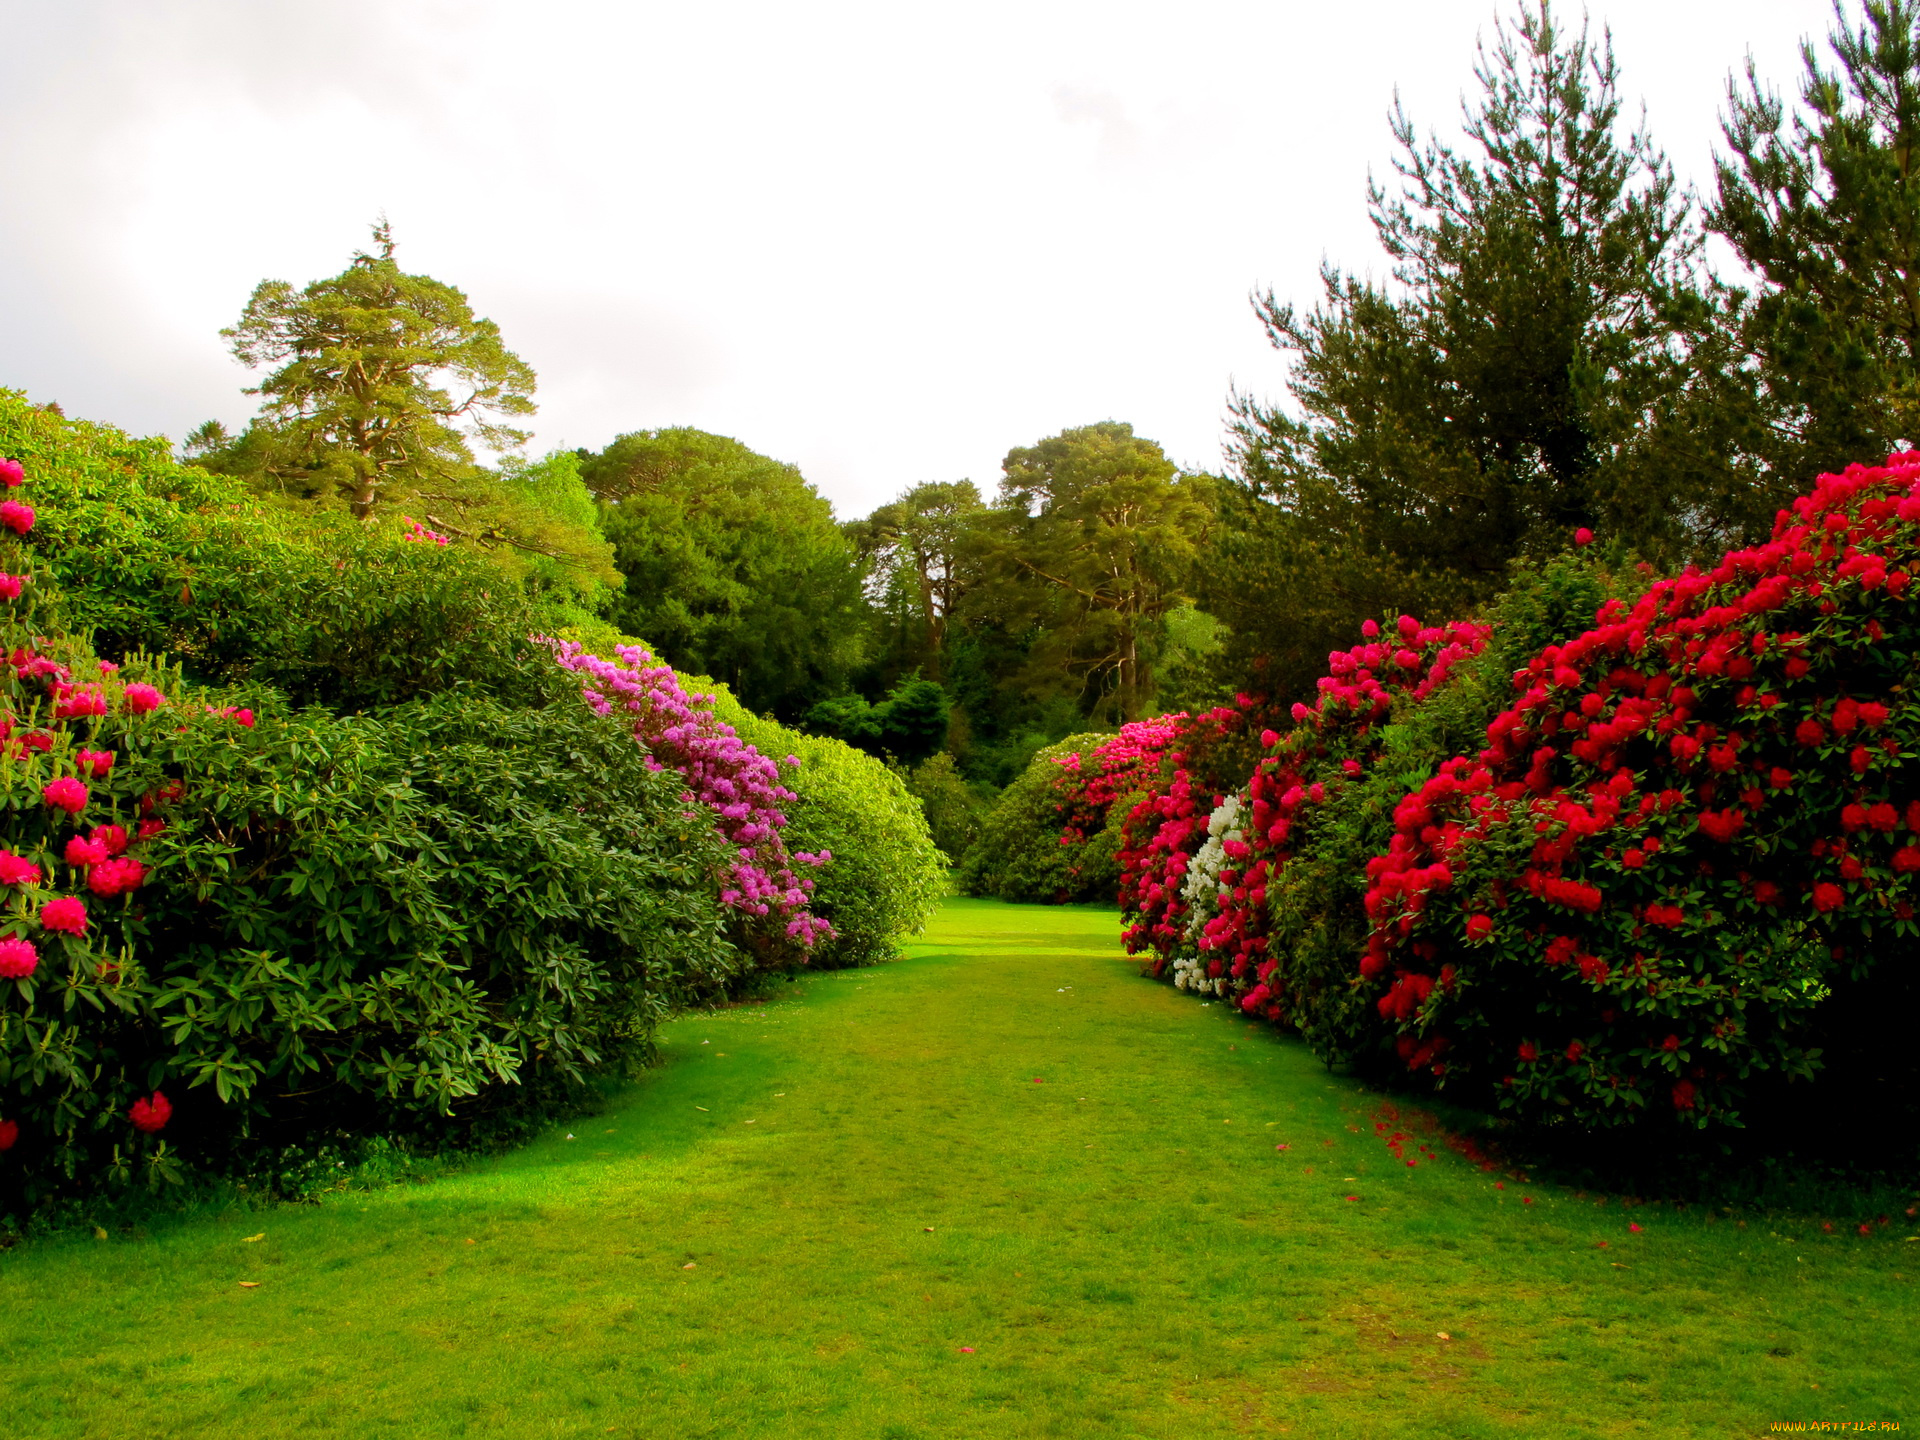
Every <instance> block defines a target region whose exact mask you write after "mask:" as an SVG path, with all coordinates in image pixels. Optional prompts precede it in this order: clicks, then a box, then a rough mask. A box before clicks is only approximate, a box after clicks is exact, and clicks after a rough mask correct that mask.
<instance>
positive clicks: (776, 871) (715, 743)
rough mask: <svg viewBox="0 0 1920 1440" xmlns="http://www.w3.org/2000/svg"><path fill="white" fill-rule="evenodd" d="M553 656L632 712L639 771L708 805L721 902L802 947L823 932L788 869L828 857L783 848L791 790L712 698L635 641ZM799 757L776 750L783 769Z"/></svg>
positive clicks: (557, 649) (596, 697) (587, 686)
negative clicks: (726, 860) (606, 651)
mask: <svg viewBox="0 0 1920 1440" xmlns="http://www.w3.org/2000/svg"><path fill="white" fill-rule="evenodd" d="M554 653H555V657H556V658H557V659H558V660H559V662H560V664H561V665H562V666H563V667H565V668H566V669H568V670H573V671H576V672H578V674H579V675H580V676H581V677H582V678H581V693H582V694H583V695H585V697H586V700H587V703H588V704H589V705H591V706H592V707H593V708H594V709H595V710H597V711H598V712H599V713H600V714H602V715H611V714H613V713H615V712H616V711H622V712H625V713H626V714H627V715H630V716H632V717H633V738H634V739H635V740H637V741H639V742H640V744H641V746H642V747H643V748H644V749H645V750H646V752H647V766H648V768H649V769H653V770H676V771H678V772H679V773H680V774H681V775H682V776H684V777H685V779H686V785H687V789H686V795H687V798H688V799H689V800H691V801H696V802H698V803H699V804H701V805H703V806H705V807H706V808H707V809H708V810H709V811H711V812H712V814H713V819H714V824H715V825H716V826H717V827H718V829H719V831H720V834H721V835H722V836H724V837H725V838H726V839H727V840H728V841H729V842H730V843H731V844H732V845H733V846H734V849H735V851H736V854H737V858H736V860H735V861H734V863H733V866H732V870H731V874H730V875H729V877H728V884H727V886H726V888H725V889H723V890H722V891H721V892H720V900H721V903H722V904H724V905H726V906H727V907H728V908H729V909H732V910H735V911H738V912H739V913H741V914H743V915H751V916H756V917H768V918H769V919H770V920H771V921H773V922H774V923H778V924H782V925H784V928H785V932H786V935H787V937H788V938H789V939H790V940H793V941H795V942H797V943H798V944H800V945H801V946H803V947H806V948H811V947H812V946H813V945H814V944H815V943H816V942H817V941H820V940H830V939H832V938H833V933H834V931H833V926H832V925H830V924H829V923H828V922H827V921H826V920H824V919H822V918H821V917H820V916H817V915H815V914H813V913H812V911H811V910H810V909H809V908H808V907H809V900H810V897H811V895H812V892H813V881H812V880H811V879H810V878H804V877H802V876H799V875H797V874H795V872H794V869H793V866H794V865H795V864H796V863H797V864H800V865H805V866H813V867H818V866H821V865H824V864H826V863H827V862H828V861H830V860H831V859H833V855H832V853H831V852H830V851H821V852H820V853H819V854H817V855H813V854H808V853H806V852H805V851H794V852H792V853H789V852H788V850H787V848H786V845H785V843H784V842H783V841H782V839H781V836H780V832H781V830H782V828H783V827H784V826H785V825H786V823H787V817H786V815H785V813H784V812H783V811H782V810H781V808H780V807H781V806H783V805H785V804H787V803H789V802H790V801H793V800H795V799H797V798H798V797H797V796H796V795H795V794H794V793H793V791H791V790H789V789H787V788H786V787H785V786H783V785H782V784H781V783H780V771H779V767H778V766H777V765H775V763H774V762H773V761H772V760H770V759H768V758H767V757H766V756H765V755H762V754H761V753H760V752H759V751H758V750H756V749H754V747H753V746H751V745H749V744H747V743H746V742H745V741H743V740H741V739H740V737H739V736H738V735H736V734H735V733H734V730H733V727H732V726H731V725H728V724H726V723H725V722H724V721H722V720H720V719H719V718H718V717H717V716H715V715H714V714H713V712H712V711H711V710H706V709H702V708H701V707H702V706H703V705H705V704H707V703H710V702H711V701H712V699H713V697H712V696H711V695H702V694H689V693H688V691H687V689H686V687H685V686H683V685H682V684H681V683H680V677H679V676H678V675H677V674H675V673H674V671H673V669H672V668H671V667H670V666H667V665H663V664H661V663H660V662H659V661H658V660H656V659H655V658H654V657H653V655H652V654H650V653H649V652H648V651H647V650H646V649H645V648H644V647H642V646H639V645H622V646H621V647H620V648H619V649H617V650H616V651H615V652H614V653H615V654H616V655H618V656H619V657H620V658H619V661H618V662H616V661H613V660H605V659H602V658H601V657H600V656H598V655H592V654H589V653H587V652H586V651H584V650H582V649H581V648H580V646H578V645H576V644H573V643H572V642H570V641H561V642H556V643H555V645H554ZM799 763H800V762H799V760H798V759H797V758H796V757H794V756H791V755H789V756H787V757H786V764H788V765H789V766H798V765H799Z"/></svg>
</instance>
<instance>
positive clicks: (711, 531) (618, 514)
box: [580, 429, 868, 721]
mask: <svg viewBox="0 0 1920 1440" xmlns="http://www.w3.org/2000/svg"><path fill="white" fill-rule="evenodd" d="M580 468H581V475H582V477H583V479H584V480H585V482H586V485H587V488H588V489H589V490H590V491H592V492H593V494H594V495H595V496H596V497H597V498H598V499H599V501H600V502H601V505H600V517H601V525H602V526H603V528H604V530H605V532H606V535H607V538H608V539H609V540H611V541H612V542H613V547H614V563H615V564H616V565H617V566H618V567H619V569H620V572H621V574H622V575H623V576H624V577H625V590H624V593H623V594H622V596H621V597H620V599H619V600H618V601H617V602H615V605H614V607H613V609H612V611H611V614H610V618H611V619H612V620H614V622H615V623H617V624H618V625H619V626H620V627H621V628H622V629H623V630H626V631H627V632H628V633H630V634H633V635H638V636H640V637H642V638H644V639H645V640H646V641H647V642H648V643H649V644H651V645H653V646H655V647H657V649H658V650H659V653H660V654H661V656H662V657H663V658H665V659H666V660H667V661H669V662H670V663H671V664H673V665H675V666H677V667H679V668H680V669H682V670H687V671H691V672H694V673H696V674H704V675H710V676H712V677H714V678H715V679H718V680H724V681H726V682H727V684H728V685H729V686H731V687H732V688H733V691H734V693H735V694H737V695H738V696H739V697H740V698H741V699H742V700H743V701H744V702H745V703H746V704H747V705H748V706H750V707H751V708H753V709H755V710H759V711H762V712H768V711H770V712H772V713H774V714H775V715H777V716H778V717H779V718H781V719H783V720H788V721H792V720H795V719H797V718H799V716H800V715H801V714H802V713H804V712H805V710H806V709H807V707H808V706H810V705H811V704H813V703H814V702H815V701H817V700H819V699H821V698H823V697H825V696H829V695H834V694H838V693H839V692H840V691H842V690H843V689H845V687H846V684H847V678H848V676H849V675H850V674H851V672H852V671H853V669H854V668H855V667H856V666H857V665H858V664H859V663H860V660H861V658H862V655H863V653H864V645H865V641H866V630H867V625H868V609H867V605H866V601H865V598H864V596H863V594H862V571H861V565H860V560H859V557H858V555H857V554H856V553H855V550H854V547H853V545H852V544H851V543H850V542H849V541H848V539H847V538H846V536H844V535H843V534H842V533H841V530H840V527H839V526H838V525H837V524H836V523H835V522H834V518H833V507H832V506H831V505H829V504H828V503H827V501H826V500H825V499H824V498H823V497H822V496H821V495H820V494H819V493H818V492H817V491H816V490H815V489H814V488H813V486H812V485H810V484H808V483H807V481H806V480H805V479H804V478H803V477H802V476H801V474H800V472H799V471H798V470H797V469H795V468H794V467H793V466H791V465H787V464H783V463H782V462H780V461H778V460H772V459H769V458H768V457H767V456H765V455H760V454H757V453H755V452H754V451H752V450H750V449H748V448H747V447H746V446H745V445H742V444H741V443H740V442H739V441H737V440H730V439H728V438H727V437H725V436H723V435H712V434H708V433H707V432H706V431H703V430H693V429H666V430H642V431H636V432H634V433H632V434H629V435H622V436H620V437H619V438H618V439H616V440H615V441H614V442H613V443H612V444H610V445H608V446H607V447H606V449H605V450H602V451H600V452H599V453H597V454H593V453H588V452H582V458H581V462H580Z"/></svg>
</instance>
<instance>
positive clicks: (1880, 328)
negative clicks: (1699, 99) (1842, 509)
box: [1708, 0, 1920, 489]
mask: <svg viewBox="0 0 1920 1440" xmlns="http://www.w3.org/2000/svg"><path fill="white" fill-rule="evenodd" d="M1864 18H1865V23H1864V24H1862V25H1859V26H1857V27H1854V26H1848V25H1846V24H1844V23H1842V24H1841V25H1840V26H1839V27H1838V28H1837V29H1836V30H1835V31H1834V32H1833V34H1832V36H1831V45H1832V50H1833V58H1834V60H1835V62H1837V63H1836V64H1835V65H1834V67H1833V68H1827V67H1824V66H1822V64H1821V63H1820V60H1819V57H1818V56H1817V55H1816V53H1815V51H1814V48H1813V46H1812V45H1811V44H1808V45H1805V46H1804V47H1803V49H1802V54H1803V57H1804V62H1805V72H1806V73H1805V76H1804V78H1803V80H1802V82H1801V86H1800V101H1801V104H1800V106H1799V107H1798V108H1797V109H1789V107H1788V106H1786V105H1785V104H1783V103H1782V101H1781V99H1780V97H1779V96H1778V95H1777V94H1775V93H1773V92H1771V91H1770V90H1768V89H1767V88H1765V87H1764V86H1762V84H1761V82H1760V80H1759V78H1758V76H1757V75H1756V74H1755V72H1754V69H1753V65H1752V62H1751V60H1749V62H1748V66H1747V77H1746V85H1745V87H1744V88H1738V87H1733V88H1730V92H1729V97H1728V99H1729V104H1730V109H1731V113H1730V115H1729V116H1728V119H1727V122H1726V126H1725V129H1726V136H1727V142H1728V145H1729V146H1730V148H1731V152H1732V153H1731V154H1728V155H1724V156H1722V157H1720V159H1719V161H1718V164H1717V170H1718V174H1719V194H1718V198H1717V200H1716V203H1715V204H1714V206H1713V208H1712V211H1711V213H1710V215H1709V218H1708V223H1709V225H1710V226H1711V228H1712V229H1714V230H1715V231H1717V232H1719V233H1720V234H1721V235H1723V236H1725V237H1726V239H1727V241H1728V242H1729V243H1730V244H1731V245H1732V246H1733V249H1734V251H1735V252H1736V253H1737V255H1738V256H1739V258H1740V261H1741V263H1742V264H1743V265H1744V266H1745V267H1746V268H1747V270H1748V271H1749V272H1751V273H1752V274H1753V275H1754V276H1755V277H1756V278H1757V280H1758V281H1759V284H1758V286H1757V288H1756V290H1755V293H1754V294H1753V295H1751V296H1750V297H1748V301H1747V304H1746V305H1745V306H1744V307H1743V310H1742V313H1741V316H1740V320H1741V324H1740V339H1741V343H1742V348H1743V351H1744V354H1745V358H1746V360H1747V364H1746V365H1744V366H1742V367H1739V368H1738V369H1735V370H1730V372H1729V374H1728V376H1727V380H1728V385H1727V389H1728V390H1729V392H1730V394H1731V396H1732V398H1733V399H1734V400H1736V401H1738V402H1739V403H1741V404H1742V406H1743V407H1744V418H1745V419H1746V421H1747V424H1746V426H1745V427H1744V430H1743V432H1742V434H1741V436H1740V439H1741V440H1742V441H1743V442H1744V443H1745V444H1746V445H1747V446H1748V447H1749V448H1750V449H1751V450H1753V451H1754V452H1755V453H1756V454H1757V455H1758V457H1759V458H1760V459H1761V460H1762V461H1763V462H1764V465H1765V469H1766V471H1767V473H1769V474H1770V475H1772V476H1774V477H1776V478H1777V479H1778V480H1779V481H1781V482H1784V483H1787V484H1790V485H1792V486H1793V487H1794V488H1796V489H1798V488H1800V487H1801V486H1803V485H1805V484H1807V483H1808V482H1810V481H1811V480H1812V478H1813V477H1814V476H1815V475H1817V474H1818V473H1820V471H1822V470H1825V469H1829V468H1834V467H1838V466H1841V465H1844V464H1845V463H1846V462H1847V461H1848V460H1849V459H1851V458H1852V457H1854V456H1857V455H1871V454H1882V453H1885V452H1886V451H1887V450H1888V449H1889V448H1891V447H1892V446H1893V445H1895V444H1896V443H1897V440H1896V437H1899V436H1903V435H1913V434H1920V424H1916V422H1920V253H1916V251H1915V249H1914V242H1913V236H1914V234H1915V233H1916V227H1920V172H1916V170H1915V167H1914V164H1913V156H1914V154H1915V147H1916V144H1920V6H1916V5H1915V4H1914V3H1913V0H1870V3H1868V4H1867V5H1866V6H1865V9H1864Z"/></svg>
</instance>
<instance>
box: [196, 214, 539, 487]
mask: <svg viewBox="0 0 1920 1440" xmlns="http://www.w3.org/2000/svg"><path fill="white" fill-rule="evenodd" d="M373 239H374V246H375V250H374V251H373V252H372V253H369V252H366V251H361V252H359V253H357V254H355V255H354V257H353V260H352V263H351V264H349V265H348V266H347V268H346V269H345V270H344V271H342V272H341V273H340V274H338V275H335V276H333V277H331V278H329V279H326V280H316V281H314V282H313V283H312V284H311V285H308V286H307V287H306V288H305V289H303V290H295V289H294V288H293V286H292V285H290V284H288V283H287V282H286V281H284V280H265V281H262V282H261V283H260V285H259V286H258V287H256V288H255V290H254V292H253V297H252V299H250V300H249V301H248V302H247V308H246V311H245V312H244V313H243V314H242V315H241V317H240V321H239V323H238V324H237V325H235V326H233V327H232V328H230V329H227V330H223V331H221V332H220V333H221V335H222V336H224V337H225V338H226V340H227V341H228V343H229V345H230V347H231V348H232V351H233V354H234V357H235V358H236V359H238V360H239V361H241V362H242V363H243V364H245V365H248V366H250V367H253V368H255V369H259V368H262V367H266V366H275V367H277V368H275V369H273V370H272V371H271V373H269V374H268V375H267V376H266V377H265V378H264V379H263V380H261V382H260V383H259V384H258V385H257V386H255V387H253V388H252V389H251V390H249V391H248V393H249V394H253V395H260V396H262V397H263V403H262V405H261V411H260V416H259V418H258V419H257V420H256V421H255V422H254V423H253V425H252V426H250V427H249V428H248V430H247V431H246V432H245V433H243V434H242V435H241V436H239V437H237V438H236V439H234V440H233V441H231V442H229V443H227V444H225V445H222V444H221V443H220V441H221V439H222V437H221V436H220V435H218V434H216V433H214V432H213V431H211V430H210V429H209V428H208V427H202V429H201V430H200V431H197V432H196V433H195V436H194V437H192V439H190V441H189V453H190V454H191V455H193V457H194V458H196V459H198V460H199V461H200V462H201V463H204V464H209V465H211V466H217V467H218V468H221V469H225V470H228V471H230V472H244V473H249V474H252V475H253V476H255V477H256V478H257V479H258V480H259V481H260V482H261V483H262V484H263V485H264V486H266V487H268V488H273V489H277V490H280V491H281V492H283V493H288V494H292V495H296V496H301V497H305V498H323V497H326V496H329V495H333V494H337V495H339V496H340V497H342V498H344V499H345V501H346V502H347V505H348V507H349V508H350V509H351V511H352V513H353V514H354V515H355V516H356V517H357V518H359V519H363V520H365V519H370V518H372V517H373V516H374V515H375V514H376V513H377V512H378V511H379V510H380V509H381V507H382V506H383V505H385V504H387V503H389V502H392V501H396V500H406V499H407V498H408V497H409V496H411V495H413V494H415V493H418V492H421V491H427V492H435V491H438V492H442V493H447V494H448V498H449V501H450V502H452V501H453V500H454V496H453V495H452V494H451V493H449V492H452V491H454V490H456V489H457V488H458V487H459V485H460V483H461V482H462V481H464V480H467V479H469V478H471V475H472V472H473V471H474V469H475V465H474V457H473V452H472V450H471V449H470V448H469V446H468V438H469V436H471V437H472V438H473V439H477V440H478V441H480V442H481V443H482V444H483V445H485V446H487V447H488V448H489V449H492V450H495V451H506V450H512V449H515V448H517V447H518V446H519V445H521V444H522V443H524V442H525V440H526V438H527V436H526V433H525V432H524V431H520V430H516V429H514V428H512V426H510V425H509V424H507V423H506V422H507V419H508V418H511V417H518V416H523V415H531V414H532V413H533V410H534V404H533V389H534V374H533V370H532V368H531V367H530V366H528V365H527V363H526V362H525V361H523V360H522V359H520V357H519V356H517V355H515V354H514V353H513V352H512V351H510V350H508V349H507V348H506V346H505V345H504V344H503V343H502V342H501V338H500V328H499V326H497V325H495V324H494V323H493V321H491V320H485V319H481V318H478V317H476V316H475V315H474V313H473V307H472V306H471V305H470V304H469V303H468V301H467V297H466V296H465V295H463V294H462V293H461V292H460V291H459V290H456V289H455V288H454V287H453V286H451V285H447V284H444V283H442V282H441V281H438V280H435V279H432V278H431V277H429V276H426V275H409V274H407V273H405V272H404V271H402V270H401V269H400V267H399V265H398V264H397V263H396V262H395V260H394V258H393V233H392V231H391V230H390V229H389V227H388V225H387V223H386V221H384V220H382V221H381V222H380V223H379V224H377V225H375V226H374V229H373ZM463 426H464V427H465V430H464V432H463V430H462V428H461V427H463Z"/></svg>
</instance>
